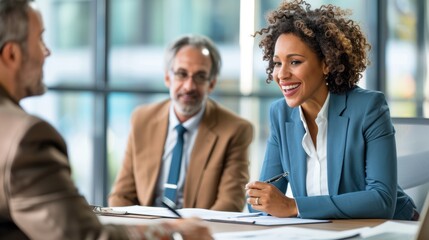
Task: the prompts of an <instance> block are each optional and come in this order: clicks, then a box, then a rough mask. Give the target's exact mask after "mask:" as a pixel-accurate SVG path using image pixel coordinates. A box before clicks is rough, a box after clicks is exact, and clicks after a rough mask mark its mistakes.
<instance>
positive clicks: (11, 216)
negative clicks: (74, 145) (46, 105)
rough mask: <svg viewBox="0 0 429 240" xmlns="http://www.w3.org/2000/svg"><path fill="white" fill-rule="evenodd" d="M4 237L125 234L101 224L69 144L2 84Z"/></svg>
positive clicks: (0, 224) (0, 227)
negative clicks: (73, 168) (74, 169)
mask: <svg viewBox="0 0 429 240" xmlns="http://www.w3.org/2000/svg"><path fill="white" fill-rule="evenodd" d="M0 186H1V188H0V239H27V238H30V239H107V238H109V239H123V238H124V237H125V236H126V232H125V228H123V227H119V226H102V225H100V223H99V221H98V219H97V217H96V216H95V215H94V214H93V213H92V211H91V210H90V208H89V206H88V204H87V202H86V201H85V199H84V198H83V197H82V196H81V195H79V193H78V191H77V189H76V187H75V186H74V184H73V182H72V180H71V176H70V166H69V163H68V158H67V150H66V145H65V143H64V141H63V139H62V138H61V136H60V135H59V134H58V133H57V131H55V129H54V128H53V127H52V126H51V125H49V124H48V123H47V122H45V121H43V120H41V119H39V118H37V117H34V116H30V115H28V114H27V113H25V112H24V110H23V109H22V108H21V107H20V106H19V105H18V104H17V103H16V102H14V101H13V100H12V99H11V98H10V97H8V95H7V94H6V92H5V91H4V90H3V89H1V88H0Z"/></svg>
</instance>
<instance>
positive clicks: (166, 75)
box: [164, 71, 171, 88]
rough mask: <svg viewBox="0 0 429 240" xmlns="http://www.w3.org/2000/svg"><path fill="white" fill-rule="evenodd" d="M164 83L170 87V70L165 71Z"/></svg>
mask: <svg viewBox="0 0 429 240" xmlns="http://www.w3.org/2000/svg"><path fill="white" fill-rule="evenodd" d="M164 84H165V86H167V87H168V88H170V85H171V79H170V74H168V71H165V75H164Z"/></svg>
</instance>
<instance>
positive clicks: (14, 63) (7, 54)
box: [0, 42, 22, 68]
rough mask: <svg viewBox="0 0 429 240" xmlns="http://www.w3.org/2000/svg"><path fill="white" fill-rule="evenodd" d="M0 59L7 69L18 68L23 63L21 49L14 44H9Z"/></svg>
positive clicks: (4, 47) (0, 54)
mask: <svg viewBox="0 0 429 240" xmlns="http://www.w3.org/2000/svg"><path fill="white" fill-rule="evenodd" d="M0 59H1V61H2V62H3V64H4V65H5V66H7V67H12V68H18V67H19V65H20V64H21V61H22V50H21V47H20V46H19V45H18V44H17V43H14V42H7V43H6V44H5V45H4V46H3V49H2V51H1V53H0Z"/></svg>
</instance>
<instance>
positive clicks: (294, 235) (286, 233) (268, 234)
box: [214, 227, 367, 240]
mask: <svg viewBox="0 0 429 240" xmlns="http://www.w3.org/2000/svg"><path fill="white" fill-rule="evenodd" d="M364 229H367V228H359V229H353V230H347V231H327V230H316V229H308V228H299V227H281V228H272V229H266V230H257V231H243V232H227V233H216V234H214V238H215V240H266V239H282V240H288V239H293V240H309V239H311V240H327V239H331V240H333V239H346V238H350V237H353V236H358V235H359V233H360V232H362V231H364Z"/></svg>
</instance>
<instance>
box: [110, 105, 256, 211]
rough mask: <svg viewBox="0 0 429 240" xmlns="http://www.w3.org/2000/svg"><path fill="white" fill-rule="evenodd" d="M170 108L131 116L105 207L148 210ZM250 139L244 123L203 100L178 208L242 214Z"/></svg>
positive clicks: (143, 109) (155, 107) (143, 108)
mask: <svg viewBox="0 0 429 240" xmlns="http://www.w3.org/2000/svg"><path fill="white" fill-rule="evenodd" d="M170 103H171V102H170V101H169V100H168V101H164V102H161V103H157V104H152V105H147V106H141V107H139V108H137V109H136V110H135V112H134V113H133V115H132V120H131V132H130V135H129V140H128V146H127V149H126V153H125V159H124V162H123V165H122V168H121V170H120V171H119V174H118V176H117V179H116V183H115V184H114V186H113V190H112V193H111V194H110V197H109V205H110V206H126V205H146V206H151V205H153V203H154V199H155V191H156V183H157V180H158V175H159V173H160V170H161V162H162V155H163V149H164V143H165V139H166V137H167V128H168V119H169V118H168V114H169V107H170ZM252 138H253V127H252V125H251V123H250V122H248V121H247V120H244V119H243V118H240V117H239V116H237V115H236V114H234V113H232V112H230V111H228V110H226V109H225V108H223V107H221V106H219V105H218V104H216V103H215V102H214V101H212V100H209V101H207V105H206V110H205V113H204V116H203V118H202V120H201V123H200V125H199V129H198V135H197V137H196V140H195V145H194V147H193V149H192V153H191V159H190V163H189V166H188V170H187V173H186V178H185V186H184V193H183V196H184V199H183V207H184V208H205V209H212V210H222V211H242V210H243V207H244V203H245V190H244V186H245V184H246V183H247V182H248V180H249V170H248V167H249V162H248V148H249V145H250V143H251V141H252Z"/></svg>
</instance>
